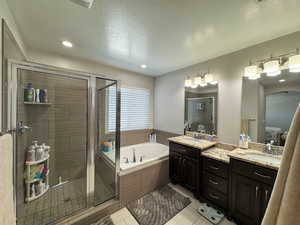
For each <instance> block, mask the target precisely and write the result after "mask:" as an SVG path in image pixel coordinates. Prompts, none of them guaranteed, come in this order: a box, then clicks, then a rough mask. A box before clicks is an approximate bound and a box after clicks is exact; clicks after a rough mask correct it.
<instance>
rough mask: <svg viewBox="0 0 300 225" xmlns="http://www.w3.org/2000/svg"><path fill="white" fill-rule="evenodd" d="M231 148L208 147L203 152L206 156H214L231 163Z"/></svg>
mask: <svg viewBox="0 0 300 225" xmlns="http://www.w3.org/2000/svg"><path fill="white" fill-rule="evenodd" d="M230 152H231V151H230V150H226V149H222V148H218V147H212V148H210V149H207V150H205V151H203V152H202V153H201V154H202V155H203V156H205V157H208V158H212V159H215V160H218V161H222V162H225V163H229V161H230V158H229V156H228V154H229V153H230Z"/></svg>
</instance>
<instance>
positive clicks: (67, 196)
mask: <svg viewBox="0 0 300 225" xmlns="http://www.w3.org/2000/svg"><path fill="white" fill-rule="evenodd" d="M85 196H86V188H85V179H78V180H74V181H72V182H69V183H66V184H64V185H62V186H58V187H56V188H50V190H49V191H48V192H47V193H46V194H45V195H44V196H42V197H40V198H39V199H37V200H35V201H33V202H30V203H28V204H25V215H26V216H24V217H21V218H18V222H17V225H45V224H48V223H50V222H53V221H55V220H57V219H60V218H62V217H65V216H67V215H70V214H72V213H74V212H76V211H78V210H80V209H83V208H85V207H86V197H85Z"/></svg>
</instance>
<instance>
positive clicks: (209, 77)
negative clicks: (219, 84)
mask: <svg viewBox="0 0 300 225" xmlns="http://www.w3.org/2000/svg"><path fill="white" fill-rule="evenodd" d="M204 80H205V82H206V83H211V82H213V81H214V75H212V74H210V73H208V74H206V75H205V77H204Z"/></svg>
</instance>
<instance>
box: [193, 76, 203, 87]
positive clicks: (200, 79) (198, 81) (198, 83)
mask: <svg viewBox="0 0 300 225" xmlns="http://www.w3.org/2000/svg"><path fill="white" fill-rule="evenodd" d="M201 83H202V77H201V76H198V77H195V78H194V84H195V85H197V86H198V85H200V86H201Z"/></svg>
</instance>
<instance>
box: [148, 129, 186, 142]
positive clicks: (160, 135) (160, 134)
mask: <svg viewBox="0 0 300 225" xmlns="http://www.w3.org/2000/svg"><path fill="white" fill-rule="evenodd" d="M153 132H154V133H156V141H157V142H158V143H160V144H163V145H169V141H168V139H169V138H171V137H177V136H181V134H175V133H170V132H167V131H163V130H155V129H154V130H153Z"/></svg>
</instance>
